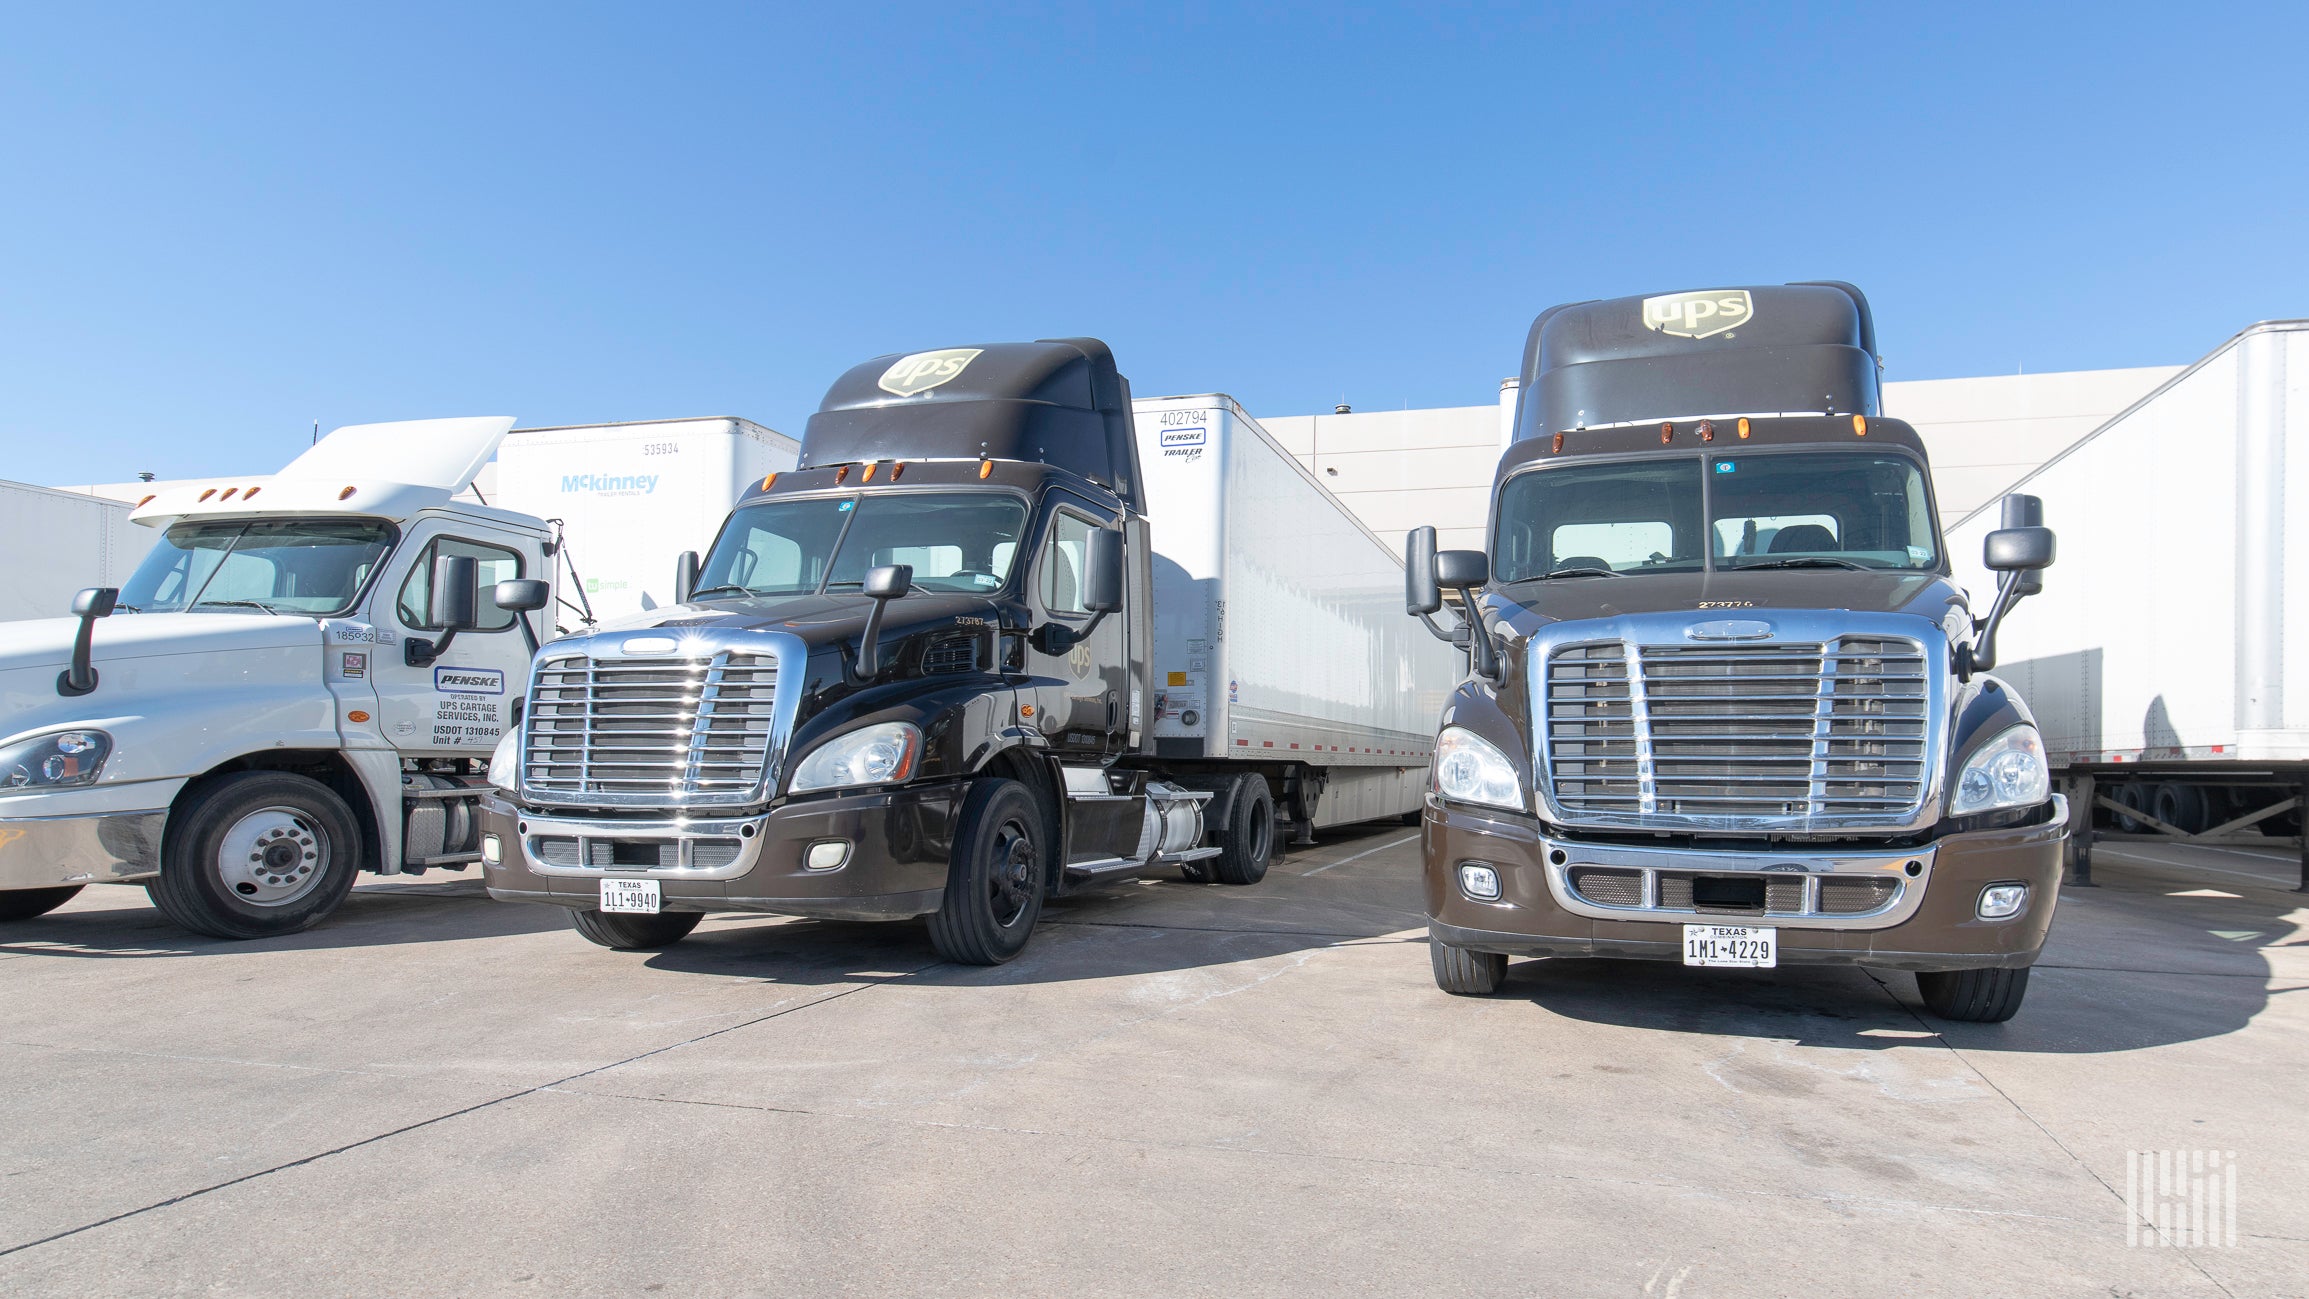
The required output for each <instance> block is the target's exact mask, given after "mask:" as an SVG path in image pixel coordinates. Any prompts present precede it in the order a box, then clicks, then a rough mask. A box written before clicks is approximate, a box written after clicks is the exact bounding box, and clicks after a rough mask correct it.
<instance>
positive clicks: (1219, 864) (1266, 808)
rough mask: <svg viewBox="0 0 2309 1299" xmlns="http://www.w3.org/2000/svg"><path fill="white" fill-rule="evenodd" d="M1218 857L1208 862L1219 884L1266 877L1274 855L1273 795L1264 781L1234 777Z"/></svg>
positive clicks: (1248, 773)
mask: <svg viewBox="0 0 2309 1299" xmlns="http://www.w3.org/2000/svg"><path fill="white" fill-rule="evenodd" d="M1218 842H1219V849H1220V851H1219V855H1218V856H1216V857H1213V858H1211V859H1210V862H1211V873H1212V874H1213V875H1216V876H1217V877H1218V880H1219V883H1221V884H1256V883H1258V882H1259V881H1260V880H1263V879H1265V878H1266V877H1267V863H1268V862H1269V861H1270V860H1272V859H1273V857H1274V855H1275V796H1274V795H1273V794H1272V793H1270V792H1269V791H1268V789H1267V778H1266V777H1265V776H1262V775H1259V774H1258V773H1257V772H1251V771H1246V772H1244V773H1243V774H1242V775H1239V776H1237V777H1235V796H1234V797H1233V798H1232V799H1230V800H1228V803H1227V823H1226V825H1225V826H1223V827H1221V828H1220V830H1219V835H1218Z"/></svg>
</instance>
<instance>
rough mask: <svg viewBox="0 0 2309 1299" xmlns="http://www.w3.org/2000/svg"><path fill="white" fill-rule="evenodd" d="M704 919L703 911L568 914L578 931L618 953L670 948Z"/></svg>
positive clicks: (576, 912) (570, 921)
mask: <svg viewBox="0 0 2309 1299" xmlns="http://www.w3.org/2000/svg"><path fill="white" fill-rule="evenodd" d="M705 918H706V917H705V913H704V912H702V911H660V912H658V913H657V914H656V915H654V916H639V915H632V914H629V913H626V912H622V911H578V910H574V909H572V910H571V911H570V913H569V923H570V924H571V926H573V927H574V928H575V929H576V930H577V932H579V933H581V934H583V935H585V936H586V938H588V939H589V940H591V941H593V942H596V943H599V944H601V945H602V946H603V947H606V948H609V949H610V950H612V951H618V952H647V951H654V950H656V949H657V948H660V947H671V946H673V945H674V944H675V943H678V942H680V941H681V940H682V939H684V938H687V937H689V931H690V930H692V929H695V928H697V927H698V922H699V921H700V920H703V919H705Z"/></svg>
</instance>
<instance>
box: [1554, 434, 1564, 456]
mask: <svg viewBox="0 0 2309 1299" xmlns="http://www.w3.org/2000/svg"><path fill="white" fill-rule="evenodd" d="M1555 454H1557V455H1561V454H1563V434H1561V433H1558V434H1556V435H1555Z"/></svg>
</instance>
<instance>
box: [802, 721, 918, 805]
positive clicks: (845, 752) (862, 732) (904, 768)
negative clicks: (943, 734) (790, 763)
mask: <svg viewBox="0 0 2309 1299" xmlns="http://www.w3.org/2000/svg"><path fill="white" fill-rule="evenodd" d="M921 754H922V732H921V731H920V730H919V729H917V728H916V727H915V726H914V725H913V724H912V723H910V722H877V723H875V724H874V725H872V726H861V727H859V728H858V729H857V730H854V731H852V732H850V733H849V734H847V735H837V736H835V737H834V738H833V739H830V740H828V741H826V742H825V743H824V744H821V745H819V746H818V747H817V748H815V749H812V750H810V756H808V757H806V758H804V759H802V762H801V765H800V766H798V767H795V768H794V778H793V780H792V781H790V782H788V784H787V786H786V787H787V788H788V789H790V790H792V791H793V792H794V793H797V794H799V793H802V792H804V791H807V790H813V789H843V788H846V787H848V786H851V785H888V784H894V783H896V782H897V781H901V780H905V779H907V778H909V777H911V776H912V775H913V774H914V760H915V759H916V758H918V757H920V756H921Z"/></svg>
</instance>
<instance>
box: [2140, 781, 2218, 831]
mask: <svg viewBox="0 0 2309 1299" xmlns="http://www.w3.org/2000/svg"><path fill="white" fill-rule="evenodd" d="M2211 810H2212V809H2211V801H2210V800H2209V799H2207V798H2206V797H2205V790H2204V787H2203V786H2201V785H2189V784H2183V783H2182V782H2180V781H2177V780H2167V781H2162V782H2160V783H2159V784H2158V785H2157V786H2156V789H2155V793H2154V796H2153V797H2152V798H2151V800H2150V802H2149V805H2148V811H2149V813H2150V814H2151V815H2152V816H2154V817H2156V818H2157V819H2158V820H2159V821H2162V822H2164V823H2165V824H2166V825H2169V826H2171V827H2173V828H2174V829H2175V830H2181V831H2185V832H2187V833H2189V834H2203V833H2204V832H2205V831H2206V830H2207V829H2208V828H2210V827H2211V826H2212V824H2213V820H2212V817H2211Z"/></svg>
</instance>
